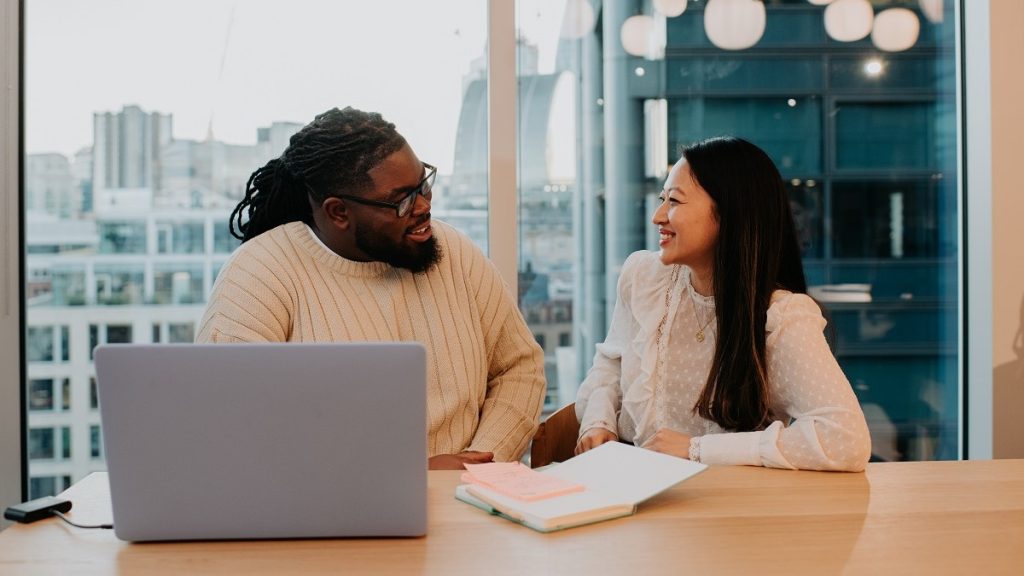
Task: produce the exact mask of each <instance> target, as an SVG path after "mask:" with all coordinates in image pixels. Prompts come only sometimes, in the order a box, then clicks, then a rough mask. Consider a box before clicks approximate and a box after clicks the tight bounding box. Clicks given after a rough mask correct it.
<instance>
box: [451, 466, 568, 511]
mask: <svg viewBox="0 0 1024 576" xmlns="http://www.w3.org/2000/svg"><path fill="white" fill-rule="evenodd" d="M462 480H463V481H464V482H469V483H472V484H478V485H480V486H483V487H485V488H490V489H491V490H494V491H495V492H498V493H500V494H504V495H506V496H511V497H512V498H516V499H519V500H526V501H533V500H543V499H545V498H552V497H555V496H561V495H563V494H569V493H571V492H582V491H583V490H584V486H583V485H582V484H576V483H574V482H569V481H568V480H563V479H561V478H557V477H555V476H551V475H549V474H542V473H540V472H537V471H536V470H532V469H530V468H528V467H526V466H524V465H523V464H521V463H519V462H491V463H489V464H466V472H464V473H463V474H462Z"/></svg>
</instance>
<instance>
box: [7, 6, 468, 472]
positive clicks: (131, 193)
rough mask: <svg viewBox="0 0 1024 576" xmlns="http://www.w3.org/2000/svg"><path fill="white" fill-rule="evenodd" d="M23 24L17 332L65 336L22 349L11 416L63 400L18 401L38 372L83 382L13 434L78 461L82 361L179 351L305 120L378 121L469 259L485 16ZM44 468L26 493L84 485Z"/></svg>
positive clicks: (146, 9)
mask: <svg viewBox="0 0 1024 576" xmlns="http://www.w3.org/2000/svg"><path fill="white" fill-rule="evenodd" d="M397 15H400V16H401V17H396V16H397ZM24 16H25V22H24V32H23V39H24V43H25V60H24V71H25V78H24V80H25V82H24V91H25V99H24V101H25V116H24V148H25V152H26V154H25V157H24V166H25V167H26V170H25V190H24V194H25V198H26V202H25V214H24V216H25V238H26V239H25V253H26V258H25V262H26V279H25V286H26V310H27V314H28V322H27V324H28V325H31V326H33V327H34V326H62V327H66V330H65V329H64V328H62V331H61V333H60V334H58V335H57V336H56V339H55V338H54V335H53V333H52V332H50V334H49V336H48V335H47V334H45V333H44V332H45V330H43V331H40V330H36V329H34V328H33V332H32V334H31V335H30V334H26V335H25V338H26V349H27V351H28V355H29V358H30V359H31V360H30V361H29V368H28V375H27V380H26V382H25V386H26V389H25V390H26V398H29V397H34V398H36V405H37V406H42V405H44V404H45V405H48V403H50V402H54V403H55V402H61V401H63V400H57V399H47V400H45V401H44V400H43V398H44V396H43V394H42V391H41V390H37V392H36V393H35V395H34V396H33V394H31V393H30V392H29V386H30V385H29V380H40V379H46V378H50V377H52V376H54V375H53V374H52V373H50V372H43V370H44V369H46V368H50V369H51V371H52V369H53V368H54V367H53V366H52V365H51V366H43V365H37V364H41V363H43V362H53V361H55V360H60V361H62V362H63V363H62V364H61V365H60V366H59V368H60V369H61V373H60V374H59V376H60V378H64V377H68V378H69V379H70V382H71V383H72V386H71V387H73V388H74V392H75V393H77V392H78V391H79V389H78V385H79V383H81V384H82V388H81V394H82V397H81V399H80V400H79V399H78V398H76V399H75V406H74V407H73V409H68V410H59V411H58V412H57V413H47V414H45V415H44V414H41V413H40V414H38V416H46V418H47V419H46V420H45V421H44V422H40V420H39V418H38V417H37V413H36V411H33V412H32V414H30V416H29V418H28V419H29V425H30V426H35V427H41V426H43V424H45V425H47V426H50V425H52V426H56V427H67V428H70V431H71V435H72V441H73V442H74V443H75V444H76V445H77V446H82V447H83V448H82V451H83V452H84V451H85V450H87V448H85V447H86V446H89V442H90V441H91V442H92V449H91V456H92V458H94V459H101V458H102V456H101V453H100V447H99V444H98V442H99V434H100V431H99V428H98V427H95V428H92V429H91V428H90V427H91V426H94V425H95V423H96V412H95V410H96V408H97V402H98V398H97V393H96V387H95V380H94V373H95V369H94V367H93V365H92V359H93V356H92V350H93V348H94V347H95V346H97V345H99V344H103V343H108V342H109V343H114V342H150V341H153V342H158V341H161V340H162V341H164V342H191V341H193V339H194V334H195V327H196V325H197V323H198V321H199V319H200V317H201V315H202V312H203V308H204V306H205V302H206V299H207V295H208V294H209V291H210V290H211V288H212V286H213V283H214V281H215V279H216V275H217V273H218V272H219V271H220V269H221V267H222V266H223V264H224V263H225V262H226V261H227V259H228V258H229V257H230V254H231V252H233V251H234V250H235V248H237V247H238V245H239V241H238V240H237V239H236V238H234V237H233V236H232V235H231V234H230V232H229V229H228V217H229V215H230V214H231V211H232V209H233V208H234V207H235V206H236V205H237V203H238V202H239V200H240V199H241V198H242V196H243V194H244V192H245V190H246V184H247V182H248V180H249V177H250V176H251V174H252V173H253V172H254V171H255V170H257V169H258V168H260V167H262V166H263V165H264V164H266V163H267V162H268V161H269V160H271V159H272V158H276V157H279V156H280V155H281V153H282V152H283V151H284V150H285V148H286V147H287V146H288V143H289V140H290V138H291V137H292V135H293V134H295V133H296V132H297V131H298V130H299V129H300V128H302V126H303V125H305V124H307V123H309V122H310V121H312V120H313V118H314V117H315V116H316V115H317V114H320V113H322V112H324V111H326V110H329V109H331V108H333V107H340V108H344V107H345V106H353V107H355V108H359V109H363V110H367V111H375V112H380V113H381V114H382V115H383V116H384V118H385V119H387V120H388V121H390V122H393V123H395V125H396V127H397V129H398V131H399V132H400V133H401V134H402V135H403V136H405V138H406V140H407V141H408V142H409V144H410V145H411V146H412V148H413V149H414V150H415V152H416V154H417V156H418V157H419V158H420V159H421V160H423V161H424V162H428V163H430V164H432V165H434V166H437V167H438V175H437V179H436V181H435V184H434V190H433V206H432V210H431V212H432V215H433V217H434V218H436V219H438V220H440V221H446V222H449V223H451V224H454V225H455V226H457V227H459V228H460V229H462V230H463V231H464V232H466V233H468V234H469V235H470V237H471V238H472V239H473V240H474V241H476V242H478V243H479V244H480V245H481V246H484V247H486V240H487V193H488V184H487V162H486V149H487V146H486V132H480V131H479V129H480V128H481V127H485V126H486V121H487V100H486V86H487V83H486V78H487V61H486V58H485V46H486V32H487V3H486V2H480V1H478V0H435V1H431V2H422V1H418V0H379V1H374V2H334V1H332V0H295V1H292V2H255V1H254V2H238V1H237V0H209V1H204V2H184V3H182V2H177V1H173V0H154V1H150V2H137V3H136V2H128V3H125V2H123V1H121V0H91V1H90V2H89V3H88V5H86V4H83V3H82V2H80V1H78V0H25V2H24ZM154 23H159V25H154ZM268 31H273V33H272V36H273V41H268V38H269V36H268ZM413 39H418V40H416V41H414V40H413ZM411 46H414V48H410V47H411ZM353 55H358V57H354V56H353ZM297 62H301V66H297V65H296V63H297ZM311 71H315V72H311ZM69 87H73V89H69ZM300 95H301V96H300ZM464 102H472V106H467V107H463V103H464ZM463 134H467V135H468V134H472V135H473V138H472V139H466V138H463V137H461V136H460V135H463ZM480 137H482V138H483V139H482V140H480V139H479V138H480ZM481 143H483V144H481ZM453 189H457V191H453ZM161 336H162V338H161ZM55 345H59V346H61V349H60V350H59V351H58V350H55V349H54V346H55ZM57 381H58V380H56V379H55V380H54V382H57ZM40 386H41V385H40ZM51 394H52V393H51ZM70 396H71V394H70V393H68V394H67V395H65V396H63V398H64V399H67V398H70ZM47 398H49V397H47ZM79 404H81V406H78V405H79ZM47 410H49V409H47ZM86 434H89V435H90V437H89V438H86V437H85V435H86ZM59 449H60V448H58V450H59ZM46 465H47V468H46V469H45V470H41V469H36V468H33V467H32V465H31V464H30V472H29V475H30V476H32V475H33V474H35V475H36V476H41V477H50V480H49V481H50V482H51V483H52V478H53V477H56V478H58V479H59V478H63V477H64V476H69V477H70V478H71V479H72V481H77V480H79V479H80V478H82V477H83V476H84V475H85V474H87V473H89V472H92V471H94V470H98V469H102V467H103V465H102V462H97V461H93V460H90V459H88V458H85V454H84V453H83V454H75V458H72V459H67V460H65V459H60V460H58V461H54V462H47V464H46ZM40 482H42V480H40Z"/></svg>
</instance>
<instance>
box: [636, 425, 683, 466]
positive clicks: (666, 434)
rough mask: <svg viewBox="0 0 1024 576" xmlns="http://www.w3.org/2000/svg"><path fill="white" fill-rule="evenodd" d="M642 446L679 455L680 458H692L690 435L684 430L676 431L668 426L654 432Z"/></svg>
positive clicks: (663, 452)
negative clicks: (683, 431) (684, 432)
mask: <svg viewBox="0 0 1024 576" xmlns="http://www.w3.org/2000/svg"><path fill="white" fill-rule="evenodd" d="M642 448H646V449H648V450H654V451H655V452H661V453H662V454H669V455H671V456H678V457H679V458H686V459H689V458H690V436H689V435H688V434H683V433H682V432H676V431H675V430H670V429H668V428H662V429H661V430H658V431H657V432H655V433H654V436H651V437H650V438H649V439H648V440H647V442H644V445H643V446H642Z"/></svg>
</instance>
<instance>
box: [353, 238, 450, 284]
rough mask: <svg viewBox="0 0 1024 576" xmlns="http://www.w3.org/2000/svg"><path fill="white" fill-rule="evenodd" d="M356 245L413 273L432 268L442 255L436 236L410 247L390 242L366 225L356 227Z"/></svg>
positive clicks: (374, 256)
mask: <svg viewBox="0 0 1024 576" xmlns="http://www.w3.org/2000/svg"><path fill="white" fill-rule="evenodd" d="M356 247H357V248H359V249H360V250H362V251H363V253H365V254H367V255H368V256H370V257H371V258H373V259H374V260H376V261H378V262H384V263H386V264H389V265H391V266H394V267H395V268H405V269H406V270H409V271H410V272H412V273H413V274H422V273H424V272H426V271H427V270H430V268H431V267H432V266H434V265H435V264H437V263H438V262H440V261H441V255H442V254H441V247H440V246H438V244H437V237H435V236H431V237H430V239H428V240H427V241H426V242H422V243H420V244H418V245H417V246H415V247H409V246H404V245H402V244H399V243H395V242H389V241H388V239H387V238H385V237H383V236H381V235H380V234H379V233H377V232H376V231H374V230H372V229H370V228H365V227H356Z"/></svg>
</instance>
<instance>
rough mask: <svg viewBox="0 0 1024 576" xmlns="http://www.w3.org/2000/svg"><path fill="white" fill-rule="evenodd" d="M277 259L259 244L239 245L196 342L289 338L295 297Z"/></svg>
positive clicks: (219, 280) (216, 288)
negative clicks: (292, 304) (291, 294)
mask: <svg viewBox="0 0 1024 576" xmlns="http://www.w3.org/2000/svg"><path fill="white" fill-rule="evenodd" d="M251 242H255V241H251ZM276 262H277V259H275V258H274V257H273V255H272V254H270V253H268V252H267V251H266V250H263V249H262V248H260V247H258V246H256V245H252V246H246V245H243V246H242V247H241V248H239V251H238V252H237V253H236V254H235V255H234V256H233V257H232V258H231V259H230V260H229V261H228V262H227V263H226V264H225V265H224V267H223V268H222V269H221V272H220V274H219V275H218V277H217V282H216V284H215V286H214V287H213V291H212V292H211V294H210V300H209V302H208V303H207V305H206V311H205V312H204V313H203V318H202V320H200V322H199V330H198V331H197V333H196V343H218V342H285V341H287V340H288V339H289V337H290V335H291V314H290V311H289V310H290V305H289V303H290V302H292V301H293V299H292V298H291V296H290V295H289V292H288V289H287V286H286V284H285V283H284V282H282V280H281V278H282V277H284V276H285V274H284V273H283V272H282V271H281V270H279V269H278V268H279V267H278V266H277V265H276Z"/></svg>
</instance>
